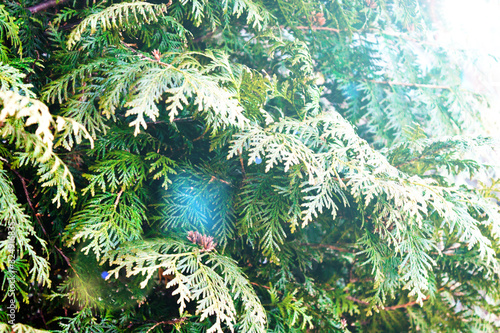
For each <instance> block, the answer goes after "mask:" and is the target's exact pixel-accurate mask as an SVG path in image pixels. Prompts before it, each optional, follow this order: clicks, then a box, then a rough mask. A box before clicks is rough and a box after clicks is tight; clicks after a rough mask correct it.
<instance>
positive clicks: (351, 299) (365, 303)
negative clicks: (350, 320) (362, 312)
mask: <svg viewBox="0 0 500 333" xmlns="http://www.w3.org/2000/svg"><path fill="white" fill-rule="evenodd" d="M346 298H347V299H348V300H350V301H353V302H356V303H359V304H363V305H370V303H368V302H367V301H362V300H360V299H357V298H355V297H352V296H346Z"/></svg>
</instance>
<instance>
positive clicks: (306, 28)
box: [296, 26, 340, 33]
mask: <svg viewBox="0 0 500 333" xmlns="http://www.w3.org/2000/svg"><path fill="white" fill-rule="evenodd" d="M296 28H297V29H300V30H309V29H311V30H314V31H316V30H325V31H333V32H337V33H339V32H340V30H339V29H335V28H329V27H316V26H310V27H306V26H298V27H296Z"/></svg>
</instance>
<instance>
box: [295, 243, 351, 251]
mask: <svg viewBox="0 0 500 333" xmlns="http://www.w3.org/2000/svg"><path fill="white" fill-rule="evenodd" d="M300 245H303V246H309V247H312V248H319V247H322V248H326V249H330V250H335V251H339V252H347V253H354V251H351V250H348V249H344V248H341V247H338V246H335V245H328V244H312V243H301V244H300Z"/></svg>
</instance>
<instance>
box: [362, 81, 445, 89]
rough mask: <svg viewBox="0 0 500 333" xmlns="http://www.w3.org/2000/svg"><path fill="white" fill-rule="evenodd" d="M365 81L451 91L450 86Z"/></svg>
mask: <svg viewBox="0 0 500 333" xmlns="http://www.w3.org/2000/svg"><path fill="white" fill-rule="evenodd" d="M366 81H367V82H371V83H376V84H387V85H389V86H405V87H417V88H429V89H446V90H451V87H450V86H442V85H437V84H422V83H406V82H396V81H377V80H366Z"/></svg>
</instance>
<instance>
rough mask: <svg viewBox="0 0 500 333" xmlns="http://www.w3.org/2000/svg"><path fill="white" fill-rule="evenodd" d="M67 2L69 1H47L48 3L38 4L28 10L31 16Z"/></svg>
mask: <svg viewBox="0 0 500 333" xmlns="http://www.w3.org/2000/svg"><path fill="white" fill-rule="evenodd" d="M68 1H69V0H49V1H45V2H42V3H39V4H38V5H34V6H31V7H29V8H28V10H29V11H30V12H31V14H36V13H38V12H42V11H44V10H47V9H49V8H52V7H55V6H59V5H62V4H64V3H66V2H68Z"/></svg>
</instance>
